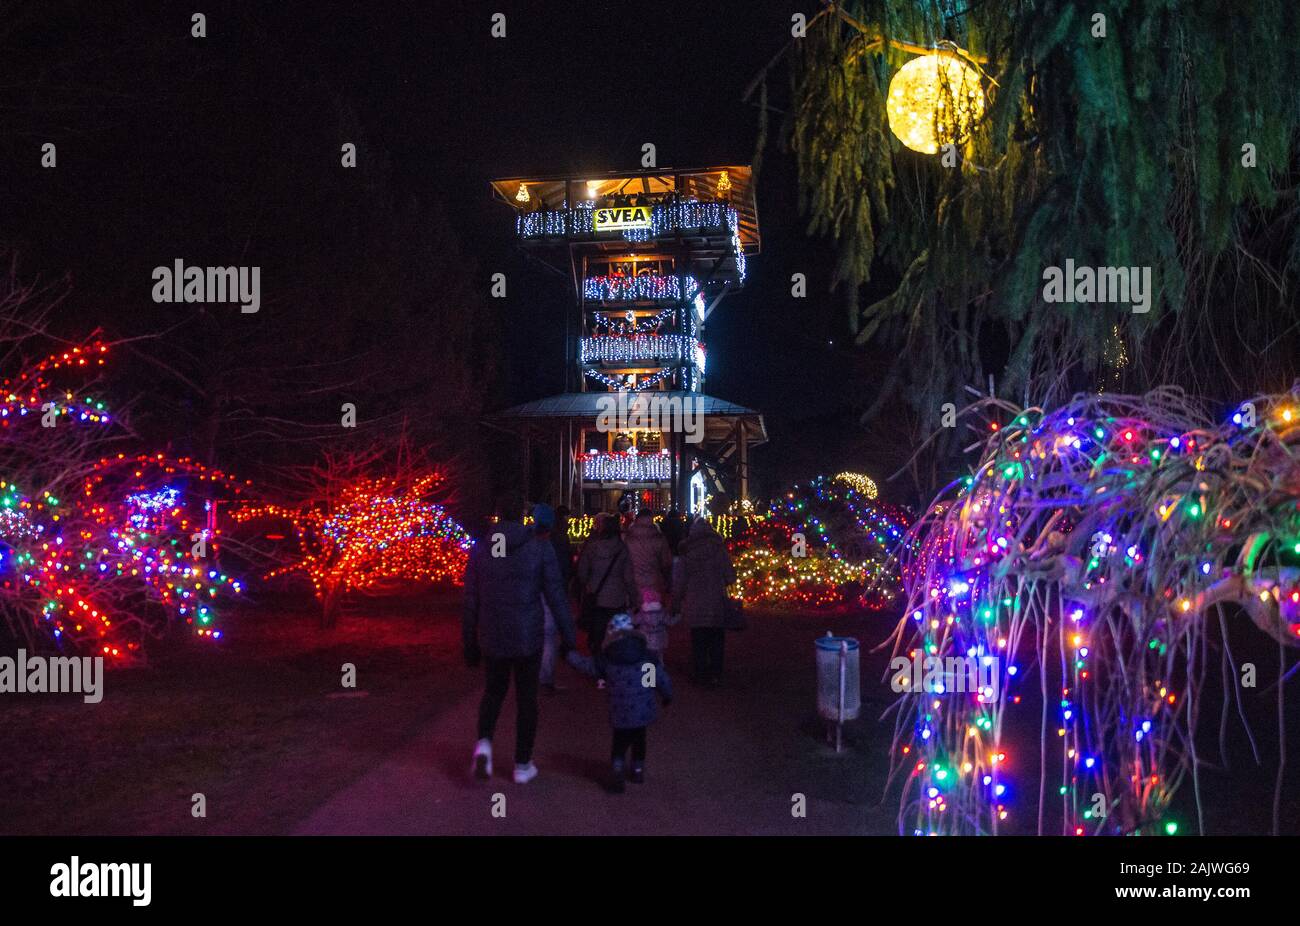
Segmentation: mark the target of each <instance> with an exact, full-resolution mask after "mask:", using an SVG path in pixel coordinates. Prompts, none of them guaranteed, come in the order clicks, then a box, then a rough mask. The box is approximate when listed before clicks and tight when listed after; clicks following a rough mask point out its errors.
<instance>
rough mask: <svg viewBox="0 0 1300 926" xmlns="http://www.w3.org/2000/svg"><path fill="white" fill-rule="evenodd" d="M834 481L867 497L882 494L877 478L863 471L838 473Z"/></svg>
mask: <svg viewBox="0 0 1300 926" xmlns="http://www.w3.org/2000/svg"><path fill="white" fill-rule="evenodd" d="M834 481H835V482H838V483H842V484H843V485H846V486H848V487H849V488H850V489H852V490H853V491H855V492H857V493H859V494H861V495H863V496H865V497H866V498H875V497H876V496H877V495H878V494H880V490H879V489H878V488H876V483H875V480H873V479H872V478H871V477H870V476H864V475H862V474H861V473H847V472H845V473H836V475H835V479H834Z"/></svg>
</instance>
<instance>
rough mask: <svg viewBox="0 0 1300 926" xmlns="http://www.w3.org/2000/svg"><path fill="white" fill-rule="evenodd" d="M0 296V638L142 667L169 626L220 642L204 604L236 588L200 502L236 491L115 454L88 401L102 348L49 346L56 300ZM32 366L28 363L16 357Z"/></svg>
mask: <svg viewBox="0 0 1300 926" xmlns="http://www.w3.org/2000/svg"><path fill="white" fill-rule="evenodd" d="M3 287H4V288H3V292H0V367H2V368H3V369H4V370H6V371H9V375H8V376H7V377H6V378H5V379H4V380H3V383H2V384H0V635H3V636H5V637H7V638H9V640H11V641H12V642H13V643H15V644H17V645H18V646H24V647H26V648H28V649H30V650H33V651H42V650H55V651H63V652H75V653H85V654H94V655H102V656H104V657H105V658H107V659H109V660H110V661H111V662H113V663H117V662H121V663H126V662H136V661H139V660H141V659H143V658H144V656H145V649H144V648H145V645H146V643H147V642H148V641H149V640H150V639H154V638H158V637H161V636H162V635H164V634H165V633H166V632H167V631H168V630H169V629H171V628H172V627H175V626H183V627H186V628H187V629H189V630H191V631H192V632H193V633H195V634H196V635H197V636H199V637H203V638H206V639H209V640H216V639H220V637H221V630H220V628H219V627H218V625H217V621H216V613H215V607H216V604H217V602H218V601H219V600H220V599H223V598H225V597H227V596H228V595H229V594H234V593H237V592H238V591H239V590H240V585H239V582H238V581H237V580H235V579H232V578H231V577H229V576H227V575H226V574H224V573H223V572H222V571H221V569H220V566H219V565H218V547H219V538H218V536H217V531H216V528H215V523H216V522H215V517H214V509H213V503H214V502H215V501H217V500H219V499H222V498H234V497H236V496H238V495H240V494H242V493H243V492H244V490H245V486H244V485H243V484H240V483H238V482H237V481H236V480H234V479H232V478H231V477H229V476H227V475H226V474H224V473H220V472H217V471H213V470H209V469H207V468H205V467H203V466H201V465H198V464H194V463H191V462H190V461H188V460H175V461H173V460H169V459H167V458H166V457H164V456H162V455H152V456H137V455H128V454H126V453H124V452H120V451H118V449H117V448H118V447H120V446H122V444H123V442H124V441H126V440H128V439H129V438H131V436H132V435H131V433H130V431H129V429H128V428H127V427H126V426H125V425H123V424H122V423H121V422H120V421H118V419H117V417H116V416H115V415H114V414H111V413H110V412H109V411H108V410H107V409H106V408H105V405H104V403H103V402H102V401H100V400H99V399H98V398H96V392H97V389H98V387H99V386H100V385H101V383H99V382H98V377H99V375H100V373H101V371H102V369H103V368H104V366H105V365H106V363H107V362H108V356H109V354H110V346H109V345H108V344H106V343H103V342H102V341H88V342H85V343H81V344H75V345H74V344H66V343H65V344H60V345H59V346H58V347H57V348H56V349H55V350H54V351H53V352H52V353H49V354H46V355H45V356H43V357H41V356H40V355H34V354H33V352H34V351H35V350H37V349H38V345H39V344H41V343H47V344H48V343H58V339H55V338H52V337H51V336H50V335H49V333H48V324H47V323H48V317H49V315H50V313H51V312H52V310H53V309H54V308H55V307H56V306H57V305H58V304H59V302H60V301H61V297H62V294H61V293H58V292H55V291H51V290H42V289H38V288H36V287H33V286H24V285H23V284H21V283H19V282H18V281H17V279H16V277H15V275H14V274H12V273H11V275H10V276H9V278H8V279H7V280H6V281H4V283H3ZM33 356H35V357H36V359H28V358H31V357H33Z"/></svg>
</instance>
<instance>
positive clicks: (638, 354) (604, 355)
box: [578, 334, 704, 366]
mask: <svg viewBox="0 0 1300 926" xmlns="http://www.w3.org/2000/svg"><path fill="white" fill-rule="evenodd" d="M578 357H579V359H580V360H581V362H582V363H634V362H637V361H644V360H657V361H663V362H673V361H678V362H683V363H694V364H696V365H701V366H702V364H703V360H704V347H703V345H702V344H700V342H699V341H696V340H695V339H694V338H688V337H686V335H683V334H663V335H641V336H636V335H598V336H596V337H591V338H583V339H582V341H581V342H580V344H579V348H578Z"/></svg>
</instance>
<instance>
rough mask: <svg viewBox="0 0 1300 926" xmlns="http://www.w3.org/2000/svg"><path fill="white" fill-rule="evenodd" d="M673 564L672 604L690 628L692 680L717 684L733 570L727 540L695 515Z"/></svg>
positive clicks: (724, 642) (733, 580) (724, 639)
mask: <svg viewBox="0 0 1300 926" xmlns="http://www.w3.org/2000/svg"><path fill="white" fill-rule="evenodd" d="M677 554H678V556H677V559H676V561H675V562H674V563H673V606H674V609H675V610H676V611H677V612H678V613H679V614H681V616H682V618H683V619H684V620H685V621H686V626H688V627H690V628H691V654H692V657H693V661H694V680H695V681H697V682H700V683H702V684H705V685H716V684H717V683H718V682H719V681H720V680H721V678H722V657H723V652H724V647H725V645H726V639H727V637H726V634H727V631H726V630H725V629H724V628H725V625H726V612H727V587H728V586H729V585H731V584H732V583H734V582H735V581H736V570H735V567H733V566H732V563H731V555H730V554H729V553H728V552H727V542H726V541H725V540H723V539H722V537H721V536H719V535H718V532H717V531H715V530H714V529H713V526H712V525H711V524H709V522H708V521H707V520H705V519H704V518H696V519H695V521H694V522H693V523H692V524H691V528H690V531H689V533H688V534H687V535H686V539H685V540H683V541H682V542H681V545H680V546H678V548H677Z"/></svg>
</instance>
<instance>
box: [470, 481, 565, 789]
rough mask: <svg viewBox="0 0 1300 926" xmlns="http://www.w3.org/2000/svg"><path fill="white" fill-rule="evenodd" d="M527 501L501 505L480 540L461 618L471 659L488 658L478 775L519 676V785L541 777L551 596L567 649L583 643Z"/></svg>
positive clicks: (487, 764)
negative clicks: (536, 748)
mask: <svg viewBox="0 0 1300 926" xmlns="http://www.w3.org/2000/svg"><path fill="white" fill-rule="evenodd" d="M523 514H524V505H523V500H522V499H521V498H518V497H516V496H508V497H504V498H502V499H501V500H500V501H499V502H498V503H497V516H498V518H499V519H500V520H499V521H498V522H497V523H496V524H494V525H492V526H491V527H490V528H489V529H488V535H487V536H486V537H484V538H482V539H480V540H479V542H478V543H476V544H475V545H474V549H473V551H472V552H471V553H470V556H469V564H468V565H467V566H466V568H465V605H464V611H463V613H462V616H461V632H462V641H463V644H464V649H465V664H466V665H468V666H470V667H471V668H473V667H474V666H477V665H478V664H479V662H480V661H483V662H484V663H485V664H486V670H487V671H486V675H487V678H486V683H485V685H484V689H483V699H482V701H481V702H480V703H479V713H478V742H477V743H476V744H475V745H474V759H473V773H474V774H475V775H476V776H477V777H479V778H491V777H492V734H493V731H494V730H495V729H496V723H497V717H498V716H499V715H500V713H501V706H502V704H503V703H504V702H505V698H506V693H507V691H508V690H509V688H510V679H511V677H512V676H513V678H514V682H515V708H516V722H515V771H514V780H515V783H516V784H527V783H528V782H530V781H532V780H533V779H534V778H536V777H537V766H536V764H534V762H533V743H534V741H535V740H536V738H537V687H538V682H539V673H540V671H541V663H542V648H543V644H544V642H545V624H546V622H545V616H544V615H543V612H542V602H543V600H545V602H546V604H547V605H548V606H549V607H550V609H551V613H552V614H553V615H554V618H555V626H556V629H557V630H558V632H559V634H560V638H561V647H562V651H563V650H567V649H573V648H574V647H575V646H576V645H577V635H576V632H575V630H574V626H573V615H572V614H571V613H570V612H569V600H568V597H567V596H566V595H565V593H564V585H563V583H562V581H561V579H560V567H559V564H558V563H557V562H556V558H555V550H554V548H553V547H552V546H551V544H550V543H546V542H542V541H539V540H538V539H537V537H536V535H535V534H534V533H533V531H532V530H530V529H529V528H527V527H525V526H524V524H523V523H522V522H523Z"/></svg>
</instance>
